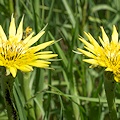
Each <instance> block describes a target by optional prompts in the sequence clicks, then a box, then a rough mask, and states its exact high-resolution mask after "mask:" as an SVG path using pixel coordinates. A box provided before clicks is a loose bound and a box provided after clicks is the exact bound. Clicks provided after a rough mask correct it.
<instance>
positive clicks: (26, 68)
mask: <svg viewBox="0 0 120 120" xmlns="http://www.w3.org/2000/svg"><path fill="white" fill-rule="evenodd" d="M18 69H19V70H21V71H23V72H30V71H33V68H32V67H31V66H29V65H22V66H19V67H18Z"/></svg>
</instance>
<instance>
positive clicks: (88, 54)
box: [77, 48, 95, 58]
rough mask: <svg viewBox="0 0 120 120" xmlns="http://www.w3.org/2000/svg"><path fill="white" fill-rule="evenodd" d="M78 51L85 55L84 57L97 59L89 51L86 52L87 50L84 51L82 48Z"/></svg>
mask: <svg viewBox="0 0 120 120" xmlns="http://www.w3.org/2000/svg"><path fill="white" fill-rule="evenodd" d="M77 49H78V51H80V52H81V53H83V54H84V55H86V56H88V57H90V58H95V55H93V54H92V53H90V52H88V51H85V50H82V49H80V48H77Z"/></svg>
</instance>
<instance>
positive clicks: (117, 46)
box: [78, 26, 120, 82]
mask: <svg viewBox="0 0 120 120" xmlns="http://www.w3.org/2000/svg"><path fill="white" fill-rule="evenodd" d="M101 31H102V38H101V37H99V41H100V43H101V45H99V44H98V42H97V41H96V40H95V39H94V38H93V37H92V35H91V34H90V33H86V32H85V35H86V36H87V38H88V40H89V42H87V41H86V40H85V39H84V38H82V37H80V38H79V40H80V41H82V42H83V43H84V44H85V46H84V48H85V49H86V50H82V49H80V48H78V51H80V52H81V53H83V54H84V55H86V56H87V57H89V59H84V60H83V61H84V62H87V63H90V64H92V66H94V67H96V66H102V67H105V68H106V69H105V70H106V71H111V72H113V74H114V79H115V81H116V82H120V42H119V41H118V32H117V30H116V27H115V26H113V32H112V36H111V41H110V40H109V38H108V36H107V35H106V33H105V31H104V29H103V27H101Z"/></svg>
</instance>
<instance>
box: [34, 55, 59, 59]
mask: <svg viewBox="0 0 120 120" xmlns="http://www.w3.org/2000/svg"><path fill="white" fill-rule="evenodd" d="M56 56H58V55H57V54H45V55H37V56H35V57H36V59H50V58H53V57H56Z"/></svg>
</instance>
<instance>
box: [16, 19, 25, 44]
mask: <svg viewBox="0 0 120 120" xmlns="http://www.w3.org/2000/svg"><path fill="white" fill-rule="evenodd" d="M23 18H24V17H22V19H21V22H20V24H19V27H18V29H17V34H16V37H17V38H18V42H19V41H20V40H21V39H22V36H23Z"/></svg>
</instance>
